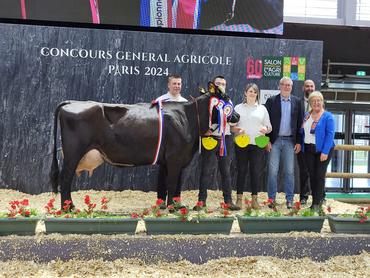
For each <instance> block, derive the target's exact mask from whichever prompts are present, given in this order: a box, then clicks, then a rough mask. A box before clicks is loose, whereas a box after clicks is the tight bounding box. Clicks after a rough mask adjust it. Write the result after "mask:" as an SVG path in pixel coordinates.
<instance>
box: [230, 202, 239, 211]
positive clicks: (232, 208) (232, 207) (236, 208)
mask: <svg viewBox="0 0 370 278" xmlns="http://www.w3.org/2000/svg"><path fill="white" fill-rule="evenodd" d="M227 205H228V208H229V210H240V207H238V206H237V205H235V204H234V203H227Z"/></svg>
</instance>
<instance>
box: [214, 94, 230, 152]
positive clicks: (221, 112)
mask: <svg viewBox="0 0 370 278" xmlns="http://www.w3.org/2000/svg"><path fill="white" fill-rule="evenodd" d="M213 108H215V109H216V110H217V121H218V132H219V133H220V134H221V142H220V156H226V155H227V149H226V140H225V133H226V124H227V118H228V117H229V116H230V115H231V114H232V111H233V106H232V104H231V103H230V102H226V103H225V102H224V101H222V100H219V99H218V98H217V97H211V98H210V100H209V128H211V127H212V111H213Z"/></svg>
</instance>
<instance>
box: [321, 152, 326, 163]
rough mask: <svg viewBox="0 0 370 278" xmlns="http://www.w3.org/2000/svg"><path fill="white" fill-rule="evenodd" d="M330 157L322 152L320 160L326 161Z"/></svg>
mask: <svg viewBox="0 0 370 278" xmlns="http://www.w3.org/2000/svg"><path fill="white" fill-rule="evenodd" d="M327 159H328V155H327V154H324V153H321V155H320V161H325V160H327Z"/></svg>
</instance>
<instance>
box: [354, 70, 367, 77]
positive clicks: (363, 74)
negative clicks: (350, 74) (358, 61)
mask: <svg viewBox="0 0 370 278" xmlns="http://www.w3.org/2000/svg"><path fill="white" fill-rule="evenodd" d="M356 75H357V76H366V72H365V71H363V70H358V71H356Z"/></svg>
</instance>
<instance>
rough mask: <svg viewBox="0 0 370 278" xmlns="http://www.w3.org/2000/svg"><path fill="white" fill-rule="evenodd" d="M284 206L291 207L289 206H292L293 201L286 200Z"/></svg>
mask: <svg viewBox="0 0 370 278" xmlns="http://www.w3.org/2000/svg"><path fill="white" fill-rule="evenodd" d="M286 208H287V209H291V208H293V202H292V201H287V202H286Z"/></svg>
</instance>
